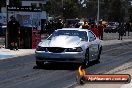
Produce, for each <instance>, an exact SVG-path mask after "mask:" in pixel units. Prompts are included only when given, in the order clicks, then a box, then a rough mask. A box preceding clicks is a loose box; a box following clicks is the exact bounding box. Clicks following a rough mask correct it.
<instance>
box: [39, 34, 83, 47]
mask: <svg viewBox="0 0 132 88" xmlns="http://www.w3.org/2000/svg"><path fill="white" fill-rule="evenodd" d="M79 43H81V40H80V38H79V37H78V36H56V37H53V38H52V39H51V40H45V41H43V42H41V43H40V44H39V46H42V47H63V48H73V47H78V46H79Z"/></svg>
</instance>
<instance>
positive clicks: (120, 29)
mask: <svg viewBox="0 0 132 88" xmlns="http://www.w3.org/2000/svg"><path fill="white" fill-rule="evenodd" d="M118 33H119V38H118V40H122V38H123V35H124V33H125V28H124V24H123V23H121V24H120V25H119V29H118Z"/></svg>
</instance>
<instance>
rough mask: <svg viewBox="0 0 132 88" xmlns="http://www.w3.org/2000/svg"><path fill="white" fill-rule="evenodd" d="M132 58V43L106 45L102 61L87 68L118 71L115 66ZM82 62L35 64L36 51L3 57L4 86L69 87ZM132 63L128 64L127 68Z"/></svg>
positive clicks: (0, 66) (1, 84)
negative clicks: (10, 57)
mask: <svg viewBox="0 0 132 88" xmlns="http://www.w3.org/2000/svg"><path fill="white" fill-rule="evenodd" d="M128 62H132V44H120V45H118V46H116V45H115V46H106V47H104V48H103V52H102V55H101V60H100V63H94V62H92V63H91V64H90V66H89V67H88V68H87V69H86V71H87V72H88V73H90V74H92V73H93V74H97V73H99V74H100V73H109V72H111V73H116V72H118V71H120V70H122V69H123V70H125V69H126V68H121V69H120V70H117V71H116V70H115V71H112V70H113V69H114V68H116V67H119V66H122V65H123V64H126V63H128ZM78 66H79V65H75V64H67V63H52V64H46V65H45V66H44V67H42V68H38V69H33V67H35V57H34V55H29V56H24V57H17V58H13V59H8V60H5V61H0V88H67V87H70V86H72V85H74V84H76V72H77V69H78ZM129 68H132V66H130V67H127V69H129ZM72 87H73V86H72Z"/></svg>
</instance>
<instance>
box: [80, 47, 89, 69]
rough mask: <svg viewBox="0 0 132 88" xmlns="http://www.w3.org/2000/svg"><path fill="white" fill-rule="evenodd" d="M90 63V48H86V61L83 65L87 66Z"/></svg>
mask: <svg viewBox="0 0 132 88" xmlns="http://www.w3.org/2000/svg"><path fill="white" fill-rule="evenodd" d="M88 64H89V49H87V50H86V53H85V59H84V62H83V63H82V65H83V66H84V67H87V66H88Z"/></svg>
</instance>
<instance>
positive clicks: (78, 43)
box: [35, 28, 101, 63]
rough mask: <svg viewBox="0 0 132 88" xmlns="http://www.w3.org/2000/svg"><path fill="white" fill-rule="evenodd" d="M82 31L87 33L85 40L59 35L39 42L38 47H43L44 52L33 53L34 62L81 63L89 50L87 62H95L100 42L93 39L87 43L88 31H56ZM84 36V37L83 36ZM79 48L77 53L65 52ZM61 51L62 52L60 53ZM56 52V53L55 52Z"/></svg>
mask: <svg viewBox="0 0 132 88" xmlns="http://www.w3.org/2000/svg"><path fill="white" fill-rule="evenodd" d="M59 30H61V31H63V30H64V31H65V30H68V31H71V30H72V31H73V30H76V31H79V32H80V31H84V32H87V34H86V36H87V40H83V41H82V39H81V38H80V36H68V35H59V36H53V35H51V36H53V37H52V38H51V39H50V38H48V39H47V40H45V41H43V42H40V43H39V44H38V47H44V51H39V50H36V51H35V53H36V54H35V56H36V61H48V62H76V63H82V62H83V61H84V59H85V53H86V50H87V49H89V60H90V61H92V60H95V59H96V58H97V55H98V52H99V47H100V46H101V45H100V42H101V41H100V40H99V39H98V38H95V40H94V41H91V42H89V37H88V36H89V34H88V32H89V31H90V30H86V29H79V28H64V29H58V30H57V31H59ZM84 36H85V35H84ZM78 47H79V49H80V48H81V49H82V50H81V51H79V52H73V51H72V52H67V50H68V49H74V48H75V49H76V48H78ZM61 50H62V51H61ZM56 51H57V52H56Z"/></svg>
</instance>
